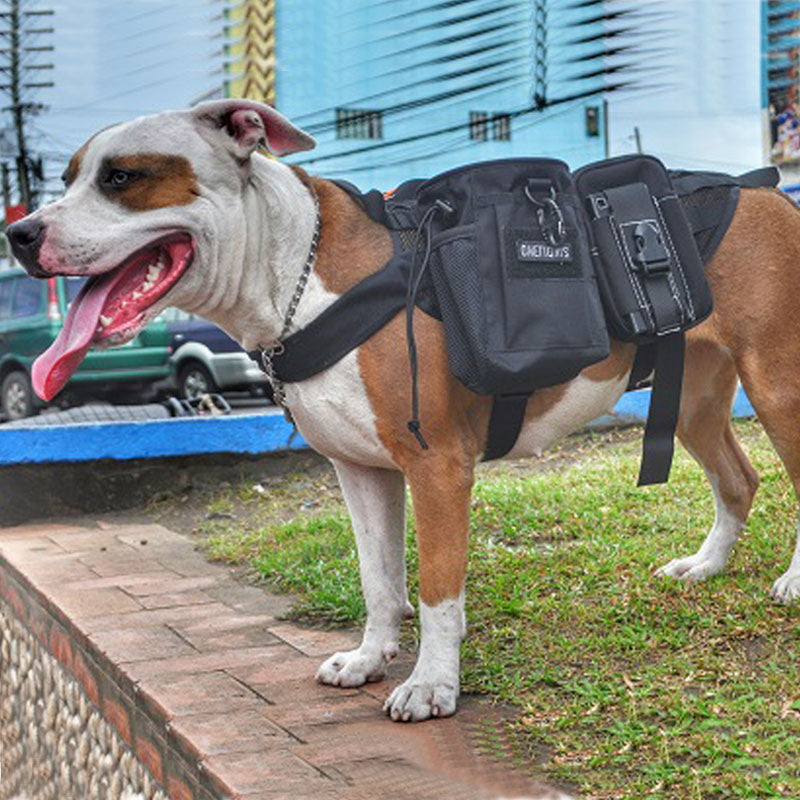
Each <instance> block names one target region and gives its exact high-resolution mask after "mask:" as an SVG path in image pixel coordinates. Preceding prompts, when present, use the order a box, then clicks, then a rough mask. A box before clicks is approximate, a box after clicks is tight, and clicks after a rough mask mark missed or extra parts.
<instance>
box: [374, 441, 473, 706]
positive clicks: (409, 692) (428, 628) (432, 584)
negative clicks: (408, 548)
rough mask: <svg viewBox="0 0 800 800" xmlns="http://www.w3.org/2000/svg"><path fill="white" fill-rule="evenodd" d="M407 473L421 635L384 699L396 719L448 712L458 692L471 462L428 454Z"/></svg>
mask: <svg viewBox="0 0 800 800" xmlns="http://www.w3.org/2000/svg"><path fill="white" fill-rule="evenodd" d="M420 461H421V462H422V464H421V465H418V466H417V467H416V468H415V469H414V470H413V471H411V472H410V473H409V474H408V479H409V485H410V487H411V496H412V499H413V501H414V516H415V520H416V530H417V543H418V546H419V595H420V604H419V606H420V623H421V626H422V635H421V640H420V647H419V655H418V656H417V663H416V665H415V667H414V670H413V672H412V673H411V676H410V677H409V678H408V680H407V681H406V682H405V683H403V684H401V685H400V686H398V687H397V688H396V689H395V690H394V691H393V692H392V693H391V695H389V698H388V699H387V701H386V703H385V705H384V709H385V710H386V712H387V713H388V714H389V715H390V716H391V718H392V719H393V720H395V721H403V722H407V721H414V722H417V721H419V720H423V719H428V718H429V717H446V716H449V715H450V714H453V713H455V710H456V700H457V698H458V694H459V667H460V650H461V640H462V638H463V637H464V634H465V629H466V623H465V617H464V578H465V575H466V568H467V539H468V533H469V508H470V492H471V489H472V467H471V466H470V467H465V466H464V463H463V461H462V460H461V459H458V458H447V457H445V456H440V457H437V456H433V455H430V456H428V457H426V458H424V459H420Z"/></svg>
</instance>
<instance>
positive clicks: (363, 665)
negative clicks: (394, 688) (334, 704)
mask: <svg viewBox="0 0 800 800" xmlns="http://www.w3.org/2000/svg"><path fill="white" fill-rule="evenodd" d="M396 655H397V646H396V645H390V646H388V647H384V648H383V650H372V649H370V650H365V649H362V648H360V647H359V648H358V649H357V650H348V651H347V652H345V653H334V654H333V655H332V656H331V657H330V658H329V659H328V660H327V661H325V662H324V663H323V664H322V665H321V666H320V668H319V669H318V670H317V680H318V681H319V682H320V683H327V684H329V685H331V686H343V687H353V686H363V684H365V683H372V682H374V681H380V680H383V676H384V675H385V674H386V665H387V664H388V663H389V662H390V661H391V660H392V659H393V658H394V657H395V656H396Z"/></svg>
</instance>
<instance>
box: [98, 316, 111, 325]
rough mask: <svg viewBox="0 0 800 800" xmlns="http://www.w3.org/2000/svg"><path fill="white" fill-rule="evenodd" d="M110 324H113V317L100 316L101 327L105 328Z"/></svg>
mask: <svg viewBox="0 0 800 800" xmlns="http://www.w3.org/2000/svg"><path fill="white" fill-rule="evenodd" d="M110 324H111V317H104V316H101V317H100V325H101V327H103V328H105V327H106V325H110Z"/></svg>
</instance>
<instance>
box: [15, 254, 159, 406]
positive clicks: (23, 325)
mask: <svg viewBox="0 0 800 800" xmlns="http://www.w3.org/2000/svg"><path fill="white" fill-rule="evenodd" d="M85 280H86V279H85V278H71V277H63V276H61V277H56V278H48V279H47V280H46V281H41V280H34V279H33V278H29V277H28V276H27V274H26V273H25V272H24V270H22V269H19V268H13V269H6V270H1V271H0V415H2V416H3V417H4V418H6V419H21V418H22V417H27V416H30V415H31V414H35V413H36V412H37V411H38V410H39V409H40V408H41V407H42V406H43V405H44V403H43V402H42V401H40V400H39V399H38V398H37V397H36V396H35V395H34V393H33V390H32V388H31V378H30V374H31V365H32V364H33V362H34V360H35V359H36V357H37V356H38V355H39V354H40V353H42V352H44V351H45V350H46V349H47V348H48V347H49V346H50V345H51V344H52V342H53V341H54V340H55V338H56V336H57V334H58V332H59V330H60V329H61V326H62V325H63V322H64V319H65V317H66V313H67V308H68V306H69V304H70V302H72V300H73V299H74V298H75V296H76V295H77V294H78V291H79V290H80V287H81V286H82V285H83V283H84V281H85ZM171 352H172V351H171V349H170V343H169V333H168V331H167V326H166V323H164V322H163V321H155V322H152V323H151V324H150V325H148V326H147V327H145V328H144V329H143V330H142V331H141V333H140V334H139V335H138V336H137V337H136V338H135V339H134V340H133V341H131V342H129V343H128V344H126V345H123V346H122V347H114V348H110V349H108V350H90V351H89V352H88V353H87V355H86V358H85V359H84V360H83V363H82V364H81V365H80V367H78V369H77V370H76V371H75V373H74V374H73V376H72V377H71V378H70V380H69V382H68V383H67V385H66V386H65V387H64V389H63V390H62V391H61V392H60V393H59V395H58V396H57V398H56V401H55V402H57V403H60V404H61V405H68V404H70V403H71V402H73V401H75V400H80V399H84V398H87V397H95V398H117V397H124V398H125V399H128V400H137V399H140V398H143V397H144V396H145V395H147V394H150V393H151V390H152V389H153V386H154V384H155V383H156V382H157V381H162V380H164V379H165V378H168V377H169V376H170V360H169V359H170V355H171Z"/></svg>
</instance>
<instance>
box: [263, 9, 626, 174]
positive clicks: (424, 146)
mask: <svg viewBox="0 0 800 800" xmlns="http://www.w3.org/2000/svg"><path fill="white" fill-rule="evenodd" d="M606 5H607V4H606V3H603V2H581V3H578V2H575V0H505V1H502V0H448V1H447V2H444V1H443V0H438V1H436V0H391V2H390V1H388V0H328V1H327V2H325V3H320V2H318V0H291V1H290V2H281V3H277V4H276V9H275V18H274V22H275V80H274V91H275V106H276V108H277V109H278V110H279V111H281V112H282V113H283V114H285V115H286V116H288V117H289V118H290V119H291V120H293V121H294V122H295V123H296V124H298V125H300V126H301V127H303V128H305V129H306V130H308V131H309V132H310V133H312V134H313V135H314V136H315V137H316V139H317V142H318V145H317V149H316V150H314V151H311V152H310V153H302V154H298V155H297V156H296V157H294V158H293V159H291V160H293V161H294V162H295V163H297V164H300V165H302V166H303V167H304V168H306V169H307V170H308V171H309V172H312V173H315V174H320V175H324V176H326V177H339V178H345V179H348V180H351V181H352V182H354V183H356V184H357V185H359V186H362V187H364V188H367V187H372V186H377V187H380V188H386V189H388V188H390V187H392V186H395V185H397V184H398V183H400V182H402V181H403V180H406V179H408V178H412V177H424V176H427V175H433V174H435V173H437V172H441V171H443V170H446V169H450V168H452V167H455V166H459V165H461V164H465V163H468V162H470V161H478V160H484V159H494V158H508V157H516V156H533V155H536V156H552V157H559V158H563V159H564V160H566V161H568V162H569V163H570V164H571V165H573V166H577V165H579V164H582V163H586V162H588V161H592V160H595V159H599V158H602V157H603V156H604V154H605V152H606V142H605V135H604V128H605V126H604V119H603V102H602V99H601V94H600V92H601V91H602V90H603V89H604V87H605V89H606V90H612V89H613V88H615V87H616V86H617V85H622V84H624V83H625V78H624V77H623V74H622V73H623V72H624V70H622V69H619V68H617V69H615V70H614V71H613V72H612V73H610V74H609V72H608V70H607V68H606V63H607V42H606V39H605V37H606V34H607V33H608V30H609V28H608V26H609V25H610V24H613V18H614V16H617V15H614V14H611V15H610V14H608V13H607V9H606ZM634 5H635V4H634ZM626 13H627V12H626Z"/></svg>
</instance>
